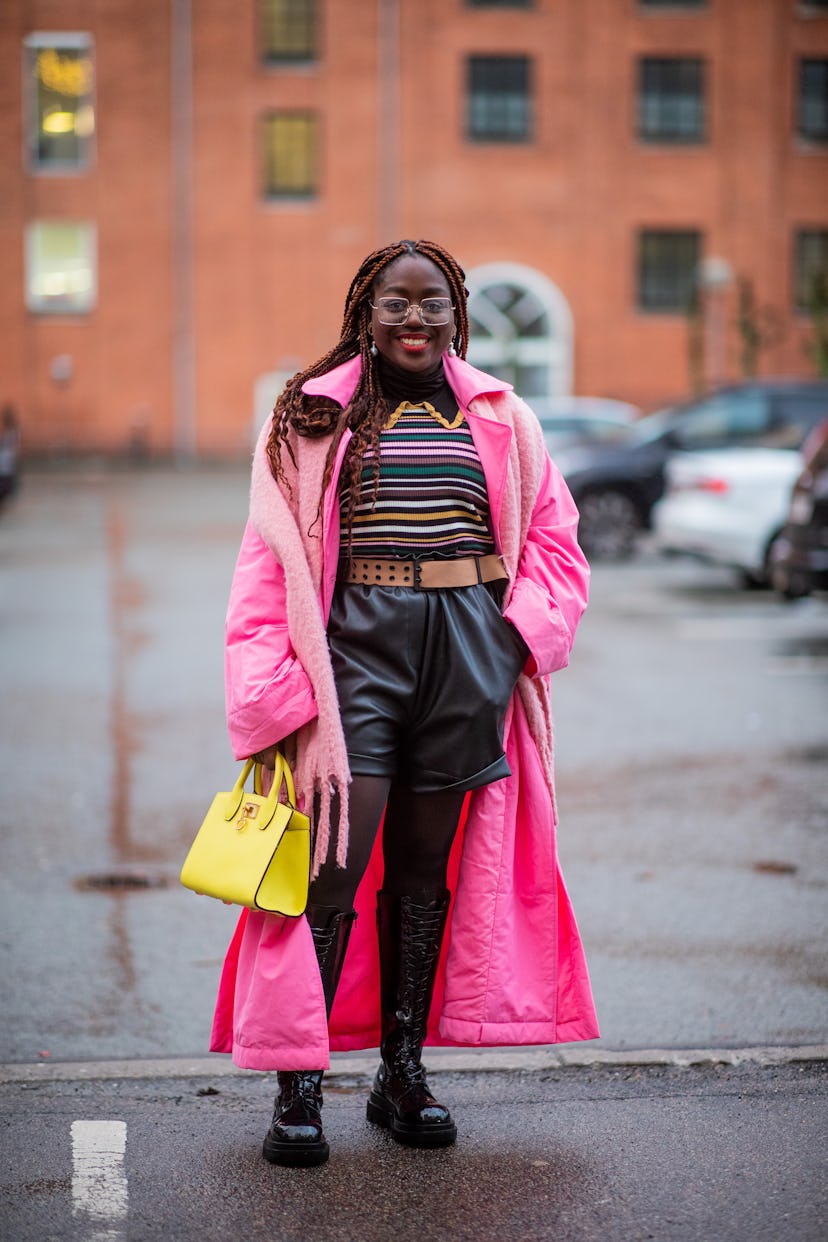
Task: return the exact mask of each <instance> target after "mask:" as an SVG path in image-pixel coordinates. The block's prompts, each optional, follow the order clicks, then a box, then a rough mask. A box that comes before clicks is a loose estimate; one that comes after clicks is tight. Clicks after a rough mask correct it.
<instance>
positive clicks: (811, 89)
mask: <svg viewBox="0 0 828 1242" xmlns="http://www.w3.org/2000/svg"><path fill="white" fill-rule="evenodd" d="M797 131H798V133H799V136H800V138H807V139H808V140H809V141H810V142H828V60H801V61H800V62H799V106H798V108H797Z"/></svg>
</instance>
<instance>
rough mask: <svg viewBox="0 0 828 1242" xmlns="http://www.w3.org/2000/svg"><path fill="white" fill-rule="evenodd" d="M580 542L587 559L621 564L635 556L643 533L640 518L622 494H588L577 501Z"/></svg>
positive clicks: (630, 502) (636, 509)
mask: <svg viewBox="0 0 828 1242" xmlns="http://www.w3.org/2000/svg"><path fill="white" fill-rule="evenodd" d="M578 511H579V513H580V521H579V523H578V539H579V542H580V544H581V547H582V548H583V550H584V552H585V553H586V555H587V556H589V557H592V558H593V559H594V560H599V561H622V560H626V559H627V558H628V557H630V556H632V554H633V552H634V551H635V542H636V539H637V537H638V535H639V534H640V532H641V525H642V523H641V515H640V513H639V512H638V508H637V506H636V504H635V502H634V501H633V500H631V499H630V497H629V496H626V495H625V494H624V493H623V492H614V491H609V490H608V491H602V492H587V494H586V495H585V496H582V497H581V499H580V500H579V501H578Z"/></svg>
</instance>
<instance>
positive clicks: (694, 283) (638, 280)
mask: <svg viewBox="0 0 828 1242" xmlns="http://www.w3.org/2000/svg"><path fill="white" fill-rule="evenodd" d="M656 237H658V238H661V239H665V238H667V237H671V238H673V239H675V240H678V239H679V238H688V239H689V238H693V239H695V242H696V247H695V254H694V256H693V267H692V278H691V280H690V281H689V283H688V297H687V298H686V300H685V301H684V302H681V301H680V300H679V299H676V300H674V301H671V302H666V301H657V302H648V301H646V300H645V297H644V292H645V288H646V286H647V284H648V283H651V281H652V277H650V282H648V281H647V280H645V278H644V277H645V272H644V258H645V256H644V244H645V240H646V239H648V238H649V239H654V238H656ZM703 258H704V232H703V231H702V229H700V228H689V227H686V226H684V227H672V226H661V227H658V228H656V227H653V226H652V225H643V226H640V227H639V228H638V229H637V230H636V234H635V307H636V310H637V312H638V313H639V314H641V315H686V314H688V312H689V311H690V310H691V309H692V307H693V305H694V303H695V300H696V296H697V290H698V270H699V265H700V264H701V262H702V260H703Z"/></svg>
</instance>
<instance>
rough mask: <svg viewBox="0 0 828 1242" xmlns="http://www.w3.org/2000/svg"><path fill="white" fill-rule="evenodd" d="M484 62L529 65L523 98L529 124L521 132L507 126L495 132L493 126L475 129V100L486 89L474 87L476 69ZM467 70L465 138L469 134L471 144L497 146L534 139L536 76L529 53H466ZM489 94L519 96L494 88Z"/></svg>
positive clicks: (503, 96)
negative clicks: (482, 129) (534, 81)
mask: <svg viewBox="0 0 828 1242" xmlns="http://www.w3.org/2000/svg"><path fill="white" fill-rule="evenodd" d="M484 63H488V65H489V66H492V65H494V64H496V63H499V64H500V65H504V64H506V63H511V64H514V65H518V64H520V65H523V66H524V67H525V71H526V73H525V92H524V94H523V96H522V97H521V98H522V101H523V103H524V118H523V119H524V122H525V125H524V128H523V129H521V130H520V131H518V130H508V129H506V128H503V129H502V130H500V131H498V132H494V131H493V130H492V129H491V128H489V129H487V130H486V131H485V132H476V131H475V115H474V114H475V110H476V109H475V100H478V101H479V99H480V97H481V95H482V94H483V92H482V91H481V90H479V89H478V90H475V89H474V83H473V78H474V70H475V66H478V67H479V66H481V65H483V64H484ZM465 69H466V95H465V104H466V126H465V135H464V137H465V140H466V142H468V143H470V144H471V145H473V146H482V145H487V144H492V143H494V144H497V145H505V146H526V145H528V144H529V143H531V142H533V141H534V130H535V115H534V108H533V102H534V100H533V81H532V79H533V76H534V74H533V58H532V57H531V56H530V55H529V54H528V53H527V52H516V53H510V54H508V55H505V56H504V55H501V54H499V53H496V54H490V53H484V52H480V53H477V52H472V53H469V54H468V55H467V56H466V62H465ZM486 93H487V95H488V96H494V97H496V98H497V97H498V96H499V97H500V99H501V100H502V99H504V98H511V97H517V96H516V94H514V95H513V94H510V93H508V92H506V91H501V92H494V91H492V90H491V88H489V90H488V91H487V92H486Z"/></svg>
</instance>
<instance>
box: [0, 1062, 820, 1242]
mask: <svg viewBox="0 0 828 1242" xmlns="http://www.w3.org/2000/svg"><path fill="white" fill-rule="evenodd" d="M267 1085H272V1084H263V1083H262V1080H261V1078H260V1077H258V1076H254V1075H247V1076H236V1077H234V1078H232V1079H215V1078H212V1079H211V1078H209V1077H207V1078H201V1077H195V1078H177V1079H175V1078H171V1079H166V1080H161V1081H158V1080H153V1079H151V1078H150V1079H145V1080H140V1081H129V1080H127V1081H123V1080H121V1081H110V1082H94V1083H84V1082H81V1083H78V1082H67V1083H65V1084H55V1085H53V1086H51V1087H46V1086H39V1087H38V1086H35V1085H30V1086H29V1087H28V1089H27V1090H23V1089H22V1088H21V1086H20V1084H17V1085H16V1086H14V1087H9V1086H7V1087H5V1088H2V1087H0V1096H2V1099H3V1111H4V1115H5V1124H4V1137H5V1143H4V1147H5V1149H6V1151H7V1152H8V1151H9V1149H10V1148H13V1149H14V1151H15V1160H14V1171H13V1172H11V1173H7V1174H6V1175H5V1177H4V1181H3V1195H2V1204H3V1216H2V1220H3V1225H4V1232H3V1237H4V1238H6V1239H8V1242H30V1240H32V1242H34V1240H35V1239H60V1240H61V1242H64V1240H66V1242H69V1240H71V1242H88V1240H90V1239H93V1238H94V1239H100V1240H101V1242H103V1239H109V1242H126V1240H127V1239H128V1240H129V1242H156V1240H158V1239H162V1238H163V1239H171V1240H174V1242H225V1239H235V1238H248V1239H251V1242H388V1239H392V1238H393V1239H396V1240H397V1242H420V1240H421V1239H423V1238H431V1239H434V1240H435V1242H463V1240H468V1242H535V1240H537V1242H540V1240H541V1239H543V1240H546V1239H548V1240H549V1242H554V1240H555V1239H557V1240H559V1242H575V1240H578V1242H581V1240H583V1242H638V1240H639V1239H641V1240H643V1239H658V1240H659V1242H822V1239H824V1237H825V1228H824V1227H825V1220H826V1210H827V1209H828V1203H827V1202H826V1198H828V1195H827V1194H826V1188H827V1187H828V1178H827V1177H826V1172H828V1170H827V1169H826V1141H825V1140H826V1133H825V1131H826V1125H825V1122H826V1089H827V1088H828V1076H827V1075H826V1073H825V1065H822V1066H814V1065H810V1064H806V1065H783V1066H778V1067H764V1068H758V1067H755V1066H742V1067H736V1068H731V1067H719V1068H717V1069H710V1068H707V1069H692V1068H688V1069H677V1068H661V1069H643V1068H622V1067H619V1068H616V1069H605V1070H587V1069H574V1070H563V1071H556V1072H554V1073H547V1074H538V1073H534V1074H520V1073H515V1074H499V1073H492V1074H473V1073H467V1074H441V1075H439V1076H438V1077H436V1078H435V1084H434V1085H435V1086H437V1087H438V1089H439V1093H440V1096H441V1098H442V1099H444V1100H446V1101H447V1102H448V1103H449V1104H450V1105H451V1108H452V1110H453V1112H454V1115H455V1117H456V1118H457V1122H458V1129H459V1139H458V1143H457V1146H456V1147H454V1148H450V1149H444V1150H442V1151H415V1150H411V1149H408V1148H402V1147H399V1146H398V1145H396V1144H395V1143H393V1142H392V1141H391V1140H390V1138H389V1137H388V1135H387V1133H385V1132H384V1131H380V1130H377V1129H376V1128H375V1127H372V1126H370V1125H369V1124H368V1123H367V1122H366V1120H365V1097H366V1093H367V1087H368V1080H367V1079H353V1080H348V1079H346V1078H340V1079H338V1080H337V1082H336V1085H335V1086H334V1087H333V1088H329V1089H328V1090H327V1093H326V1103H325V1108H324V1115H325V1129H326V1133H327V1136H328V1139H329V1141H330V1143H331V1147H332V1154H331V1159H330V1161H329V1163H328V1164H327V1165H325V1166H324V1167H323V1168H318V1169H312V1170H287V1169H279V1168H274V1167H272V1166H270V1165H268V1164H267V1163H266V1162H265V1161H263V1160H262V1159H261V1155H260V1147H261V1138H262V1130H263V1127H265V1126H266V1123H267V1122H266V1108H263V1100H262V1095H263V1090H264V1088H265V1087H266V1086H267ZM76 1118H84V1119H87V1120H92V1121H94V1120H95V1119H112V1118H117V1119H119V1121H120V1123H121V1124H123V1126H124V1134H125V1148H124V1153H123V1160H122V1162H121V1163H120V1164H119V1165H118V1169H117V1173H118V1179H117V1180H115V1181H114V1182H113V1176H112V1170H111V1169H110V1172H109V1182H108V1183H107V1182H106V1181H105V1180H104V1179H103V1178H101V1179H100V1180H99V1184H98V1186H97V1188H96V1189H97V1196H98V1197H97V1200H95V1202H96V1203H97V1213H92V1212H90V1211H89V1203H90V1197H89V1195H88V1190H89V1187H88V1186H87V1185H85V1184H84V1180H83V1177H82V1176H81V1175H79V1172H78V1167H77V1164H78V1161H77V1159H76V1160H75V1163H74V1167H73V1161H72V1153H71V1150H70V1137H69V1136H70V1130H71V1127H72V1124H73V1121H74V1120H75V1119H76ZM104 1124H106V1123H104ZM109 1124H110V1125H111V1124H112V1122H111V1121H109ZM73 1174H74V1176H73ZM73 1207H74V1210H72V1209H73Z"/></svg>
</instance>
